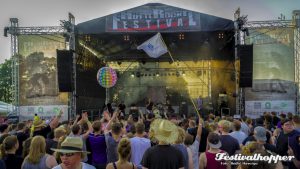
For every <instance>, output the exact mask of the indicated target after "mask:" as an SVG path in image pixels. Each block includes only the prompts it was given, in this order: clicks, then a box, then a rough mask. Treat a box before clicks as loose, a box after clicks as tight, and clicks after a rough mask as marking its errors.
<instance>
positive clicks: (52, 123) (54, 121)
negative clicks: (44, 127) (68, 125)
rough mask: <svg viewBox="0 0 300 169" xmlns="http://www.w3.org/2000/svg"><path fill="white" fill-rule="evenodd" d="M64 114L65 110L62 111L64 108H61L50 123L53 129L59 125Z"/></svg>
mask: <svg viewBox="0 0 300 169" xmlns="http://www.w3.org/2000/svg"><path fill="white" fill-rule="evenodd" d="M62 114H63V111H62V109H60V111H59V114H58V115H57V116H56V117H55V118H54V119H53V120H52V121H51V122H50V124H49V126H50V127H51V129H55V128H56V127H57V126H58V124H59V120H60V118H61V116H62Z"/></svg>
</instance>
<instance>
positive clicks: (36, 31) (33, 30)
mask: <svg viewBox="0 0 300 169" xmlns="http://www.w3.org/2000/svg"><path fill="white" fill-rule="evenodd" d="M8 33H9V34H11V35H57V34H63V33H67V31H66V29H65V28H64V27H62V26H42V27H10V28H9V29H8Z"/></svg>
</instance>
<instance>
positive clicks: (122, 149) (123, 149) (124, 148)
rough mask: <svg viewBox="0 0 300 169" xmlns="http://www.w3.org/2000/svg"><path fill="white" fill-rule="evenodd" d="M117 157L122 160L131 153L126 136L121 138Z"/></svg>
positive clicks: (126, 158)
mask: <svg viewBox="0 0 300 169" xmlns="http://www.w3.org/2000/svg"><path fill="white" fill-rule="evenodd" d="M118 154H119V158H120V159H123V160H128V157H129V156H130V154H131V145H130V141H129V139H128V138H122V139H121V140H120V142H119V145H118Z"/></svg>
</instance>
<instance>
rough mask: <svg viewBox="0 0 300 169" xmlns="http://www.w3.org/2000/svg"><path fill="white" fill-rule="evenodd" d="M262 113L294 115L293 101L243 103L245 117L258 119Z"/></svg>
mask: <svg viewBox="0 0 300 169" xmlns="http://www.w3.org/2000/svg"><path fill="white" fill-rule="evenodd" d="M264 112H277V113H288V112H291V113H295V101H294V100H264V101H245V115H246V116H247V117H250V118H258V117H260V116H261V115H262V114H263V113H264Z"/></svg>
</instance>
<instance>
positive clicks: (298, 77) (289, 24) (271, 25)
mask: <svg viewBox="0 0 300 169" xmlns="http://www.w3.org/2000/svg"><path fill="white" fill-rule="evenodd" d="M234 19H235V40H236V44H235V45H236V47H235V59H236V62H237V61H238V56H237V45H242V44H244V43H245V42H244V40H245V37H246V34H247V31H248V30H249V29H256V28H266V29H276V28H293V29H294V58H295V59H294V60H295V85H296V86H297V93H296V96H297V99H296V101H297V103H296V112H297V113H298V114H299V112H300V11H299V10H296V11H293V19H292V20H270V21H247V17H246V16H241V15H240V10H239V9H238V10H237V11H236V12H235V15H234ZM61 23H62V24H61V26H40V27H19V24H18V19H17V18H10V26H9V27H5V28H4V31H5V32H4V34H5V35H7V33H9V34H10V38H11V55H12V57H11V58H12V74H11V76H12V87H13V88H12V93H13V96H12V97H13V99H12V100H13V105H14V110H13V111H14V113H16V114H17V115H19V78H20V77H19V57H18V35H58V34H59V35H62V34H63V35H65V37H66V46H68V48H67V49H70V50H74V49H75V33H74V25H75V18H74V16H73V15H72V14H69V20H68V21H61ZM73 67H74V68H75V69H73V70H74V72H73V78H74V79H76V55H75V54H74V56H73ZM238 70H239V68H238V64H235V77H236V78H235V79H236V85H237V87H236V94H237V96H238V97H237V98H236V114H241V113H242V110H243V109H244V94H243V93H244V92H243V89H242V88H239V86H238V77H239V72H238ZM210 81H211V80H209V82H210ZM210 83H211V82H210ZM208 86H210V84H208ZM208 90H209V93H211V88H209V89H208ZM74 91H75V92H76V84H75V90H74ZM75 105H76V93H74V92H73V93H72V96H71V98H70V103H69V107H70V108H71V110H70V111H69V112H76V106H75ZM72 115H73V114H72Z"/></svg>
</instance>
